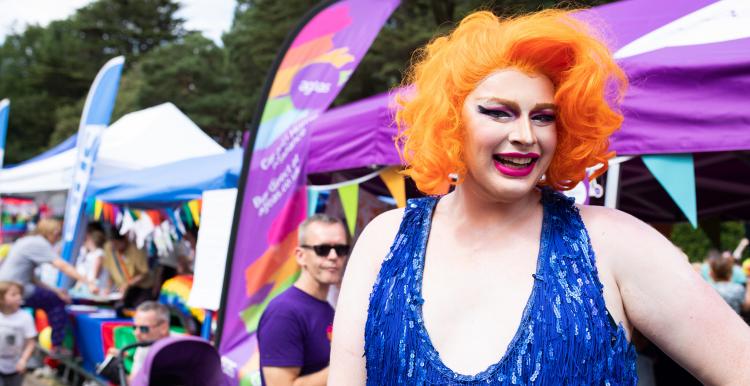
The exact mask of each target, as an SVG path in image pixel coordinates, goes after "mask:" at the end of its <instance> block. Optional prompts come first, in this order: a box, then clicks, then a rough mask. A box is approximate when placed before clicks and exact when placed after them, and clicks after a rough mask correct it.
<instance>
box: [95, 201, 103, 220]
mask: <svg viewBox="0 0 750 386" xmlns="http://www.w3.org/2000/svg"><path fill="white" fill-rule="evenodd" d="M103 204H104V203H103V202H101V201H100V200H94V220H95V221H99V219H100V218H101V217H102V207H103Z"/></svg>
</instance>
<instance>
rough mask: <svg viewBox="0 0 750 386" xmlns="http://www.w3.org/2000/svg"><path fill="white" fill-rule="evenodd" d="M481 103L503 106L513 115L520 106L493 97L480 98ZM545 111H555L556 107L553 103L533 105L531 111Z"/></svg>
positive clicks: (519, 109)
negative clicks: (511, 111)
mask: <svg viewBox="0 0 750 386" xmlns="http://www.w3.org/2000/svg"><path fill="white" fill-rule="evenodd" d="M481 102H490V103H495V104H501V105H505V106H506V107H508V108H510V109H511V110H513V112H515V113H519V112H520V111H521V106H519V105H518V103H516V102H515V101H511V100H508V99H502V98H494V97H492V98H482V99H480V103H481ZM545 109H550V110H554V111H557V106H556V105H555V104H554V103H537V104H536V105H534V107H533V108H532V109H531V111H539V110H545Z"/></svg>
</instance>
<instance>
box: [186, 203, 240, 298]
mask: <svg viewBox="0 0 750 386" xmlns="http://www.w3.org/2000/svg"><path fill="white" fill-rule="evenodd" d="M236 199H237V189H221V190H209V191H205V192H203V205H202V208H201V220H200V221H201V222H200V224H201V225H200V229H199V230H198V242H197V244H196V246H195V268H194V270H195V274H194V276H193V289H192V290H191V291H190V299H189V300H188V305H189V306H190V307H195V308H203V309H207V310H212V311H216V310H217V309H218V308H219V303H220V302H221V289H222V286H223V285H224V267H225V266H226V260H227V249H228V248H229V236H230V235H231V234H232V218H233V217H234V204H235V200H236Z"/></svg>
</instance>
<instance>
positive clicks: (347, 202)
mask: <svg viewBox="0 0 750 386" xmlns="http://www.w3.org/2000/svg"><path fill="white" fill-rule="evenodd" d="M338 191H339V198H340V199H341V205H342V206H343V207H344V216H346V224H347V225H348V226H349V234H351V235H352V236H354V229H355V228H356V226H357V206H358V205H359V184H351V185H346V186H342V187H340V188H339V189H338Z"/></svg>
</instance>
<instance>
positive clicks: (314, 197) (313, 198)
mask: <svg viewBox="0 0 750 386" xmlns="http://www.w3.org/2000/svg"><path fill="white" fill-rule="evenodd" d="M319 198H320V191H318V190H313V189H307V217H310V216H312V215H314V214H315V211H316V210H317V209H318V199H319Z"/></svg>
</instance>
